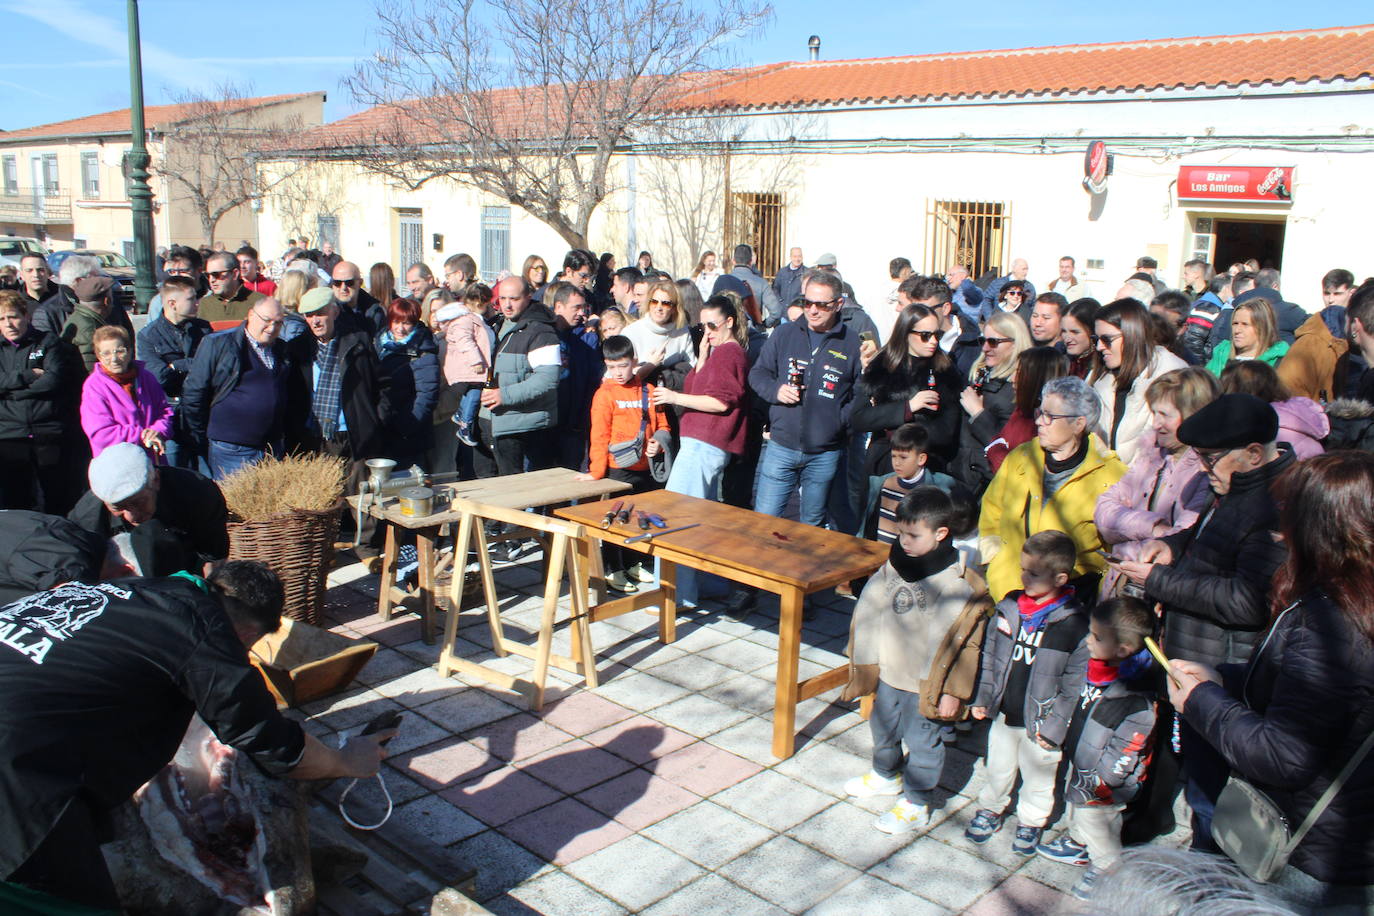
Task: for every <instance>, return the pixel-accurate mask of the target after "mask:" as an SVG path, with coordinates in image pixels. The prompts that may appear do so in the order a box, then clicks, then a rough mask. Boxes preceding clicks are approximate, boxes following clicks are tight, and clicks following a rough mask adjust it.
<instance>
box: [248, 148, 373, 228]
mask: <svg viewBox="0 0 1374 916" xmlns="http://www.w3.org/2000/svg"><path fill="white" fill-rule="evenodd" d="M260 168H261V170H262V171H263V172H264V174H263V175H262V182H263V187H264V189H265V194H264V201H265V202H270V204H271V205H272V208H273V209H274V210H275V211H276V214H277V217H278V219H279V220H280V222H281V226H282V228H283V229H284V230H285V231H286V233H287V235H288V236H290V237H291V238H300V237H301V236H302V235H306V236H312V237H313V236H314V235H315V234H316V233H317V232H319V227H320V218H321V217H334V218H336V219H337V218H339V217H340V216H341V215H343V213H344V212H345V211H347V210H350V209H352V207H353V201H352V199H351V198H350V195H349V190H350V187H351V185H350V182H349V179H350V178H351V177H352V176H351V174H350V173H349V172H348V171H347V170H346V169H345V166H344V165H343V164H342V163H340V162H337V161H331V160H326V159H318V160H317V159H307V160H301V159H295V158H285V157H275V158H273V159H271V160H270V161H266V162H263V163H262V164H261V166H260ZM278 169H282V170H284V171H283V172H282V173H281V174H278V171H277V170H278ZM318 241H323V239H319V240H318Z"/></svg>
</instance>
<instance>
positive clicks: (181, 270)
mask: <svg viewBox="0 0 1374 916" xmlns="http://www.w3.org/2000/svg"><path fill="white" fill-rule="evenodd" d="M162 272H163V273H165V274H166V275H167V276H169V277H189V276H191V274H193V273H195V271H194V270H192V269H191V268H189V267H164V268H163V269H162Z"/></svg>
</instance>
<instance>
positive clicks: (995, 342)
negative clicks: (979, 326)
mask: <svg viewBox="0 0 1374 916" xmlns="http://www.w3.org/2000/svg"><path fill="white" fill-rule="evenodd" d="M1011 342H1012V338H1010V337H979V338H978V340H977V343H978V346H980V347H993V348H996V347H1000V346H1002V344H1005V343H1011Z"/></svg>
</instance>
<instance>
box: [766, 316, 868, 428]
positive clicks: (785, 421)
mask: <svg viewBox="0 0 1374 916" xmlns="http://www.w3.org/2000/svg"><path fill="white" fill-rule="evenodd" d="M788 359H797V360H801V361H805V362H806V364H807V365H806V369H805V381H804V385H803V393H802V399H801V403H799V404H781V403H779V402H778V388H779V387H780V386H781V385H782V384H783V383H785V382H786V381H787V373H788ZM862 372H863V367H862V366H861V365H860V364H859V334H858V332H857V331H855V330H854V329H853V328H852V327H850V326H849V325H848V324H846V323H845V322H843V321H839V320H836V322H835V325H834V327H832V328H831V329H830V330H829V331H827V332H826V333H825V337H824V338H823V339H822V340H821V343H820V345H819V346H816V345H815V344H813V343H812V341H811V333H810V331H808V329H807V325H806V321H805V320H802V321H796V322H789V323H787V324H784V325H781V326H780V327H778V329H777V330H775V331H774V332H773V334H772V336H770V337H769V338H768V341H767V343H765V344H764V345H763V352H762V353H760V354H759V358H758V361H757V362H755V363H754V367H753V368H752V369H750V370H749V387H750V388H752V389H753V390H754V393H755V394H757V395H758V396H759V397H760V398H761V399H762V400H764V401H765V402H767V403H768V404H769V405H770V406H769V408H768V425H769V428H770V429H771V430H772V441H773V442H776V443H777V444H778V445H780V446H782V447H783V448H790V449H795V450H797V451H801V452H806V453H816V452H825V451H830V450H832V449H837V448H839V447H840V445H841V443H842V440H843V439H844V435H845V431H846V428H847V427H848V426H849V414H850V412H851V411H852V410H853V409H854V386H855V383H856V382H858V380H859V376H860V374H861V373H862Z"/></svg>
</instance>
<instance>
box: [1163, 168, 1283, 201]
mask: <svg viewBox="0 0 1374 916" xmlns="http://www.w3.org/2000/svg"><path fill="white" fill-rule="evenodd" d="M1178 199H1179V200H1249V201H1262V202H1265V203H1271V204H1286V203H1291V202H1292V200H1293V167H1292V166H1291V165H1181V166H1179V167H1178Z"/></svg>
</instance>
